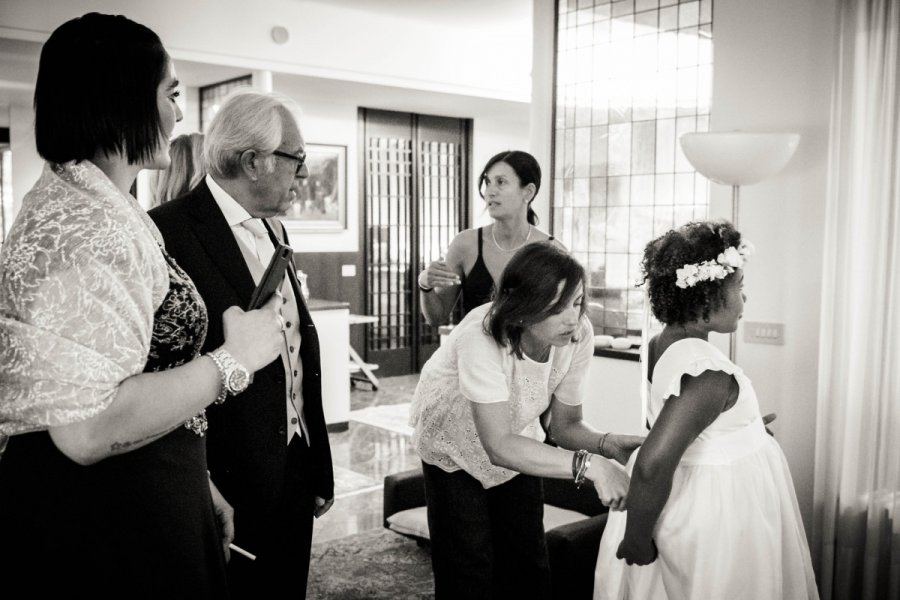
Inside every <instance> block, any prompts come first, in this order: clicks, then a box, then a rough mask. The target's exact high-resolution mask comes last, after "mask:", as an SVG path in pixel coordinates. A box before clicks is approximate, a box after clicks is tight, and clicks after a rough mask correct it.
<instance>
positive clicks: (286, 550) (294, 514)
mask: <svg viewBox="0 0 900 600" xmlns="http://www.w3.org/2000/svg"><path fill="white" fill-rule="evenodd" d="M310 472H311V457H310V450H309V448H308V447H307V445H306V442H305V441H303V440H301V439H300V438H299V437H298V436H294V438H293V439H292V440H291V443H290V444H288V453H287V461H286V472H285V483H284V486H285V488H284V494H283V495H282V501H281V505H280V506H279V507H278V510H276V511H275V512H274V513H273V514H271V515H261V516H259V519H260V521H261V522H262V523H263V525H262V528H263V529H264V531H263V532H262V533H261V536H260V538H261V539H262V540H263V542H262V543H261V545H260V547H259V548H246V549H247V550H251V551H253V552H255V553H256V560H255V561H251V560H250V559H248V558H246V557H244V556H242V555H240V554H238V553H236V552H234V551H232V552H231V561H230V562H229V563H228V585H229V589H230V591H231V597H232V598H233V599H235V600H238V599H241V598H305V597H306V581H307V578H308V577H309V554H310V546H311V545H312V533H313V519H314V517H313V511H314V507H315V496H314V494H313V492H312V490H311V489H310V482H311V476H310ZM226 500H227V498H226ZM239 523H240V521H239V520H237V519H236V523H235V528H236V529H237V527H240V525H239ZM238 539H240V538H238Z"/></svg>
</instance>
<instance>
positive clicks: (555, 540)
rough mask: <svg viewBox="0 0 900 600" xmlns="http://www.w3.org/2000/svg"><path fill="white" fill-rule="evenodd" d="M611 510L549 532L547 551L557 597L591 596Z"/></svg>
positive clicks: (568, 599)
mask: <svg viewBox="0 0 900 600" xmlns="http://www.w3.org/2000/svg"><path fill="white" fill-rule="evenodd" d="M606 517H607V514H606V513H604V514H601V515H597V516H594V517H591V518H589V519H584V520H581V521H576V522H574V523H569V524H568V525H561V526H559V527H556V528H554V529H551V530H550V531H548V532H547V555H548V556H549V559H550V573H552V577H553V598H554V599H560V600H561V599H565V600H577V599H579V598H586V599H589V598H591V597H592V594H593V589H594V568H595V567H596V564H597V552H598V551H599V550H600V538H601V537H602V536H603V529H604V528H605V527H606Z"/></svg>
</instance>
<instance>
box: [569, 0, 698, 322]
mask: <svg viewBox="0 0 900 600" xmlns="http://www.w3.org/2000/svg"><path fill="white" fill-rule="evenodd" d="M557 7H558V15H559V16H558V24H557V50H556V99H555V122H554V158H553V196H552V198H553V199H552V207H553V208H552V212H553V214H552V229H553V233H554V235H556V236H557V237H558V238H559V239H560V241H562V243H563V244H565V245H566V246H567V247H568V248H569V249H570V250H571V251H572V253H573V255H574V256H575V257H576V258H577V259H578V260H579V261H580V262H581V263H582V264H583V265H584V266H585V269H586V270H587V271H588V274H589V282H588V285H589V290H588V296H589V301H590V305H589V306H590V311H589V314H590V317H591V321H592V322H593V324H594V330H595V332H596V333H605V334H609V335H616V336H624V335H637V334H639V333H640V329H641V326H642V309H643V292H642V291H641V290H640V289H639V288H636V287H635V285H634V284H635V281H636V280H637V279H638V278H639V277H640V261H641V256H642V253H643V248H644V246H645V245H646V244H647V242H648V241H650V240H651V239H653V238H654V237H656V236H658V235H661V234H662V233H665V232H666V231H667V230H669V229H671V228H673V227H676V226H678V225H681V224H684V223H686V222H688V221H691V220H694V219H703V218H706V215H707V208H708V204H709V184H708V182H707V180H706V179H705V178H704V177H702V176H701V175H700V174H698V173H696V172H695V171H694V170H693V168H692V167H691V165H690V164H689V163H688V161H687V159H686V158H685V157H684V155H683V154H682V152H681V147H680V145H679V143H678V138H679V136H681V134H683V133H687V132H690V131H706V130H707V129H708V125H709V104H710V97H711V92H712V62H713V61H712V9H713V4H712V0H690V1H679V0H618V1H613V2H611V1H609V0H558V2H557Z"/></svg>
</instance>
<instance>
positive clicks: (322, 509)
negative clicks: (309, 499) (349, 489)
mask: <svg viewBox="0 0 900 600" xmlns="http://www.w3.org/2000/svg"><path fill="white" fill-rule="evenodd" d="M332 504H334V496H332V497H331V498H330V499H328V500H326V499H325V498H320V497H319V496H316V508H315V510H314V511H313V514H314V515H315V516H316V518H317V519H318V518H319V517H321V516H322V515H324V514H325V513H327V512H328V509H330V508H331V505H332Z"/></svg>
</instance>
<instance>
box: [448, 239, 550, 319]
mask: <svg viewBox="0 0 900 600" xmlns="http://www.w3.org/2000/svg"><path fill="white" fill-rule="evenodd" d="M483 231H484V227H479V228H478V258H476V259H475V264H474V265H472V270H471V271H469V272H468V273H467V274H466V275H464V276H463V278H462V282H461V283H460V288H461V290H462V314H461V315H460V318H462V317H464V316H466V315H467V314H469V311H470V310H472V309H473V308H477V307H479V306H481V305H482V304H484V303H485V302H490V301H491V295H492V294H493V293H494V278H493V277H491V273H490V271H488V269H487V266H486V265H485V264H484V258H482V256H481V248H482V243H483V242H482V236H481V234H482V232H483ZM552 239H553V236H552V235H551V236H550V237H549V238H547V240H548V241H549V240H552Z"/></svg>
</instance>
